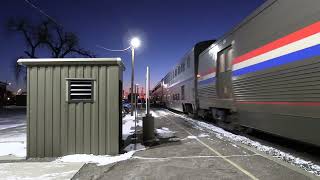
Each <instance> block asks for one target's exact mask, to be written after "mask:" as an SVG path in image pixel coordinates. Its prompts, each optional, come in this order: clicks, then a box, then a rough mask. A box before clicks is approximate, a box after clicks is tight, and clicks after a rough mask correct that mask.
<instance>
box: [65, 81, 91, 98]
mask: <svg viewBox="0 0 320 180" xmlns="http://www.w3.org/2000/svg"><path fill="white" fill-rule="evenodd" d="M93 86H94V83H93V80H69V92H68V94H69V101H71V102H81V101H92V100H93Z"/></svg>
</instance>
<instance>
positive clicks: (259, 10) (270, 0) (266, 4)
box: [200, 0, 278, 54]
mask: <svg viewBox="0 0 320 180" xmlns="http://www.w3.org/2000/svg"><path fill="white" fill-rule="evenodd" d="M277 1H278V0H267V1H266V2H264V3H263V4H262V5H261V6H259V7H258V8H257V9H255V10H254V11H253V12H252V13H251V14H249V15H248V16H247V17H246V18H244V20H242V21H241V22H240V23H239V24H238V25H236V26H235V27H233V28H232V29H231V30H230V31H228V32H227V33H225V34H224V35H222V36H221V37H220V38H218V39H217V41H216V42H215V43H213V44H212V45H210V46H209V47H208V48H206V49H205V50H204V51H202V52H201V53H200V54H203V53H205V52H207V51H209V49H211V48H213V47H214V46H216V45H217V44H219V43H220V42H221V41H223V40H224V39H226V38H227V37H228V36H230V35H231V34H232V33H234V32H235V31H237V30H238V29H240V28H241V27H242V26H244V25H245V24H247V23H248V22H250V21H251V20H252V19H254V18H255V17H256V16H258V15H259V14H260V13H262V12H263V11H264V10H265V9H267V8H268V7H270V6H272V5H273V4H274V3H275V2H277Z"/></svg>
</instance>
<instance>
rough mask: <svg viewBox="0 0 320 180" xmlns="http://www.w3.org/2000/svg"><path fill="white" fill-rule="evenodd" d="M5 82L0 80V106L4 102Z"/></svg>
mask: <svg viewBox="0 0 320 180" xmlns="http://www.w3.org/2000/svg"><path fill="white" fill-rule="evenodd" d="M6 91H7V83H5V82H1V81H0V106H4V105H5V104H6Z"/></svg>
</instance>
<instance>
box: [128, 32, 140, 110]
mask: <svg viewBox="0 0 320 180" xmlns="http://www.w3.org/2000/svg"><path fill="white" fill-rule="evenodd" d="M140 44H141V41H140V39H139V38H137V37H134V38H132V39H131V41H130V45H131V55H132V56H131V57H132V61H131V108H133V106H134V107H135V105H134V102H133V92H134V91H133V84H134V49H135V48H138V47H139V46H140ZM135 108H136V107H135ZM135 108H134V109H135ZM131 116H133V109H132V110H131Z"/></svg>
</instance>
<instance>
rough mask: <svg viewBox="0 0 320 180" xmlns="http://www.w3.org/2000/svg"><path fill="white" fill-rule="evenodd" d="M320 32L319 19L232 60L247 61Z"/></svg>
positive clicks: (233, 62) (237, 61)
mask: <svg viewBox="0 0 320 180" xmlns="http://www.w3.org/2000/svg"><path fill="white" fill-rule="evenodd" d="M318 32H320V21H318V22H316V23H314V24H311V25H309V26H307V27H305V28H303V29H300V30H298V31H296V32H293V33H291V34H289V35H287V36H284V37H282V38H280V39H277V40H275V41H273V42H271V43H269V44H266V45H264V46H262V47H260V48H257V49H255V50H253V51H250V52H248V53H246V54H243V55H241V56H238V57H236V58H235V59H234V60H233V61H232V64H237V63H240V62H242V61H246V60H248V59H250V58H252V57H255V56H258V55H261V54H264V53H266V52H268V51H271V50H274V49H277V48H279V47H282V46H285V45H287V44H290V43H292V42H295V41H298V40H301V39H303V38H306V37H308V36H311V35H314V34H316V33H318Z"/></svg>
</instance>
